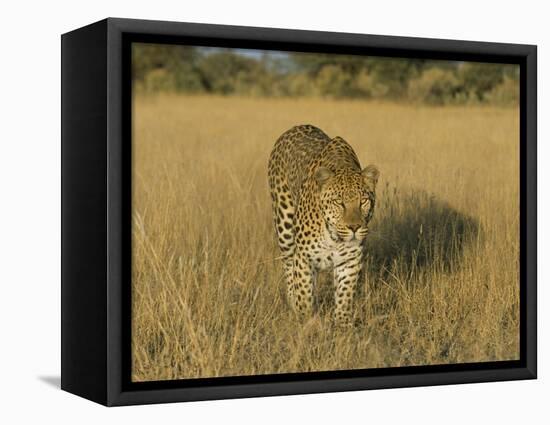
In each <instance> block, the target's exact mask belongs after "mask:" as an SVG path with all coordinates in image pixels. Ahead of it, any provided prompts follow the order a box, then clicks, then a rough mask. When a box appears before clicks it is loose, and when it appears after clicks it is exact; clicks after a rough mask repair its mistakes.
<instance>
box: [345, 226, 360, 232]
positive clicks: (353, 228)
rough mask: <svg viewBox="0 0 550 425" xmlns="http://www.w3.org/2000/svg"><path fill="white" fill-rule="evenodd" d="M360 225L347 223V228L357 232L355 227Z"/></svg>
mask: <svg viewBox="0 0 550 425" xmlns="http://www.w3.org/2000/svg"><path fill="white" fill-rule="evenodd" d="M360 227H361V225H360V224H348V229H350V230H351V231H352V232H353V233H355V232H357V229H359V228H360Z"/></svg>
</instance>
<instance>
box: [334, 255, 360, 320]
mask: <svg viewBox="0 0 550 425" xmlns="http://www.w3.org/2000/svg"><path fill="white" fill-rule="evenodd" d="M352 254H353V255H351V256H349V257H346V258H344V259H341V260H340V262H339V263H338V264H335V268H334V283H335V286H336V291H335V293H334V303H335V309H334V319H335V321H336V323H337V324H339V325H344V326H349V325H351V324H352V321H351V319H352V316H353V312H352V308H353V297H354V295H355V291H356V288H357V282H358V279H359V275H360V273H361V268H362V266H363V263H362V252H361V250H360V249H358V250H357V252H353V253H352Z"/></svg>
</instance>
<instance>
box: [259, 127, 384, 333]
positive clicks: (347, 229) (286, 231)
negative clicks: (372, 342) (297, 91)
mask: <svg viewBox="0 0 550 425" xmlns="http://www.w3.org/2000/svg"><path fill="white" fill-rule="evenodd" d="M379 175H380V172H379V170H378V168H377V167H376V166H375V165H373V164H370V165H368V166H366V167H365V168H362V167H361V165H360V163H359V159H358V157H357V155H356V154H355V151H354V150H353V148H352V147H351V145H350V144H349V143H348V142H346V141H345V140H344V139H343V138H342V137H340V136H336V137H333V138H331V137H329V136H328V135H327V134H326V133H325V132H323V131H322V130H321V129H319V128H318V127H315V126H313V125H311V124H303V125H297V126H294V127H292V128H290V129H289V130H287V131H285V132H284V133H283V134H282V135H281V136H280V137H279V138H278V139H277V140H276V142H275V145H274V146H273V149H272V151H271V154H270V155H269V161H268V182H269V191H270V194H271V200H272V212H273V221H274V224H275V231H276V237H277V242H278V246H279V249H280V252H281V255H280V257H279V258H280V259H281V260H282V265H283V279H284V281H285V282H286V297H287V299H288V303H289V304H290V306H291V308H292V310H294V311H295V312H296V313H297V314H298V315H299V316H301V317H311V316H312V315H313V313H314V291H315V287H316V285H317V279H318V276H319V273H320V272H322V271H326V272H325V273H328V274H329V276H331V277H332V280H333V285H334V310H333V315H332V319H333V321H334V322H336V324H338V325H342V326H351V325H352V324H353V303H354V297H355V296H356V295H355V293H356V289H357V286H358V284H359V282H362V281H364V279H365V258H366V255H367V252H366V242H365V241H366V236H367V234H368V233H369V223H370V222H371V219H372V217H373V213H374V207H375V202H376V195H375V193H376V192H375V190H376V185H377V183H378V179H379Z"/></svg>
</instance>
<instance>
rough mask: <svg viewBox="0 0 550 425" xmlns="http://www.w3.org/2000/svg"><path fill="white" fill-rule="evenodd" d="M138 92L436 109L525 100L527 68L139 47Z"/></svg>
mask: <svg viewBox="0 0 550 425" xmlns="http://www.w3.org/2000/svg"><path fill="white" fill-rule="evenodd" d="M132 63H133V79H134V84H135V86H134V87H135V88H136V90H138V91H141V92H146V93H157V92H180V93H211V94H219V95H242V96H259V97H283V96H284V97H319V96H320V97H329V98H359V99H383V100H395V101H411V102H415V103H422V104H429V105H447V104H467V103H487V104H498V105H514V104H517V102H518V100H519V81H518V80H519V67H518V66H514V65H503V64H489V63H477V62H458V61H430V60H421V59H396V58H382V57H365V56H352V55H332V54H314V53H283V52H267V51H265V52H262V51H252V50H241V49H225V48H211V47H208V48H205V47H190V46H175V45H174V46H172V45H170V46H169V45H155V44H135V45H134V48H133V62H132Z"/></svg>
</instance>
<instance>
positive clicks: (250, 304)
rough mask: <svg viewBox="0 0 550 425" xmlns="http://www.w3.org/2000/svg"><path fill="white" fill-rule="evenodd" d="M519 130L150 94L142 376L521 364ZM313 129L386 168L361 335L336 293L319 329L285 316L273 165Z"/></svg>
mask: <svg viewBox="0 0 550 425" xmlns="http://www.w3.org/2000/svg"><path fill="white" fill-rule="evenodd" d="M518 121H519V118H518V111H517V110H516V109H497V108H489V107H485V108H484V107H457V108H451V107H447V108H427V107H426V108H424V107H418V108H416V107H413V106H399V105H391V104H376V103H365V102H354V101H338V102H335V101H328V100H327V101H323V100H289V99H270V100H267V99H266V100H262V99H246V98H242V99H239V98H221V97H178V96H167V95H163V96H159V97H138V98H137V99H136V101H135V110H134V133H133V138H134V141H133V143H134V144H133V155H134V157H133V165H134V168H133V185H134V186H133V272H132V278H133V290H132V313H133V326H132V332H133V341H132V342H133V379H134V380H137V381H144V380H159V379H176V378H196V377H210V376H228V375H250V374H265V373H283V372H303V371H318V370H335V369H351V368H377V367H389V366H403V365H423V364H441V363H457V362H480V361H493V360H508V359H517V358H518V357H519V328H518V324H519V283H518V279H519V257H518V255H519V254H518V253H519V237H518V232H519V213H518V208H519V191H518V139H519V129H518ZM304 123H310V124H314V125H317V126H319V127H320V128H322V129H323V130H324V131H325V132H327V133H328V134H329V135H331V136H336V135H339V136H342V137H344V138H345V139H346V140H347V141H348V142H349V143H350V144H351V145H352V146H353V147H354V149H355V150H356V152H357V154H358V156H359V159H360V160H361V162H362V164H363V165H366V164H368V163H374V164H376V165H377V166H378V167H379V169H380V171H381V178H380V182H379V190H378V194H377V205H376V211H375V218H374V221H373V223H372V225H371V229H372V234H371V235H370V236H369V252H370V256H369V258H368V260H367V268H368V279H367V284H366V286H365V288H362V290H361V293H360V294H359V295H358V298H357V306H356V316H357V317H356V319H357V326H355V327H354V328H353V329H350V330H340V329H337V328H334V327H333V325H332V323H331V321H330V313H329V312H330V309H331V308H332V288H331V286H330V285H329V283H328V282H321V284H320V285H319V287H318V288H317V289H316V293H317V295H318V296H317V311H318V313H317V314H316V315H315V316H314V317H313V318H312V319H311V320H309V321H307V322H306V323H299V322H297V321H296V319H295V317H294V315H293V313H292V312H291V311H290V309H289V307H288V306H287V304H286V299H285V288H284V283H283V281H282V272H281V264H280V261H279V260H278V257H279V251H278V248H277V246H276V243H275V235H274V229H273V225H272V218H271V209H270V199H269V194H268V188H267V176H266V174H267V159H268V155H269V152H270V150H271V148H272V146H273V143H274V142H275V140H276V138H277V137H278V136H279V135H280V134H281V133H282V132H284V131H285V130H287V129H288V128H290V127H291V126H293V125H296V124H304ZM321 280H323V279H321Z"/></svg>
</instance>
